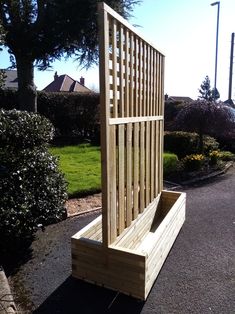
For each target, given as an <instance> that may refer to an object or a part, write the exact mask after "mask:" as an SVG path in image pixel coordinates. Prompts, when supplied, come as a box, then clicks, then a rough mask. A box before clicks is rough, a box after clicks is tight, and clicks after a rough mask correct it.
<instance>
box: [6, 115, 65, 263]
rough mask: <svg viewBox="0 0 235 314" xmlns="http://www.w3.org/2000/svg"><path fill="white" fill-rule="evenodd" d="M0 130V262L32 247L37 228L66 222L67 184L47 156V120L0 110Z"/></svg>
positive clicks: (50, 130)
mask: <svg viewBox="0 0 235 314" xmlns="http://www.w3.org/2000/svg"><path fill="white" fill-rule="evenodd" d="M0 126H1V127H0V195H1V198H0V239H1V241H0V260H1V257H2V256H4V254H6V252H8V251H9V250H11V251H12V250H14V249H15V248H17V247H19V245H22V243H26V242H27V241H30V239H31V238H32V236H33V234H34V232H35V231H36V230H37V228H38V227H39V226H41V227H43V226H45V225H48V224H50V223H53V222H56V221H58V220H60V219H62V218H63V217H64V216H65V213H66V212H65V208H64V203H65V200H66V198H67V193H66V189H67V184H66V183H65V180H64V176H63V175H62V173H61V172H60V171H59V170H58V166H57V159H56V158H55V157H53V156H52V155H51V154H50V153H49V151H48V147H47V146H48V141H49V140H50V139H52V136H53V126H52V124H51V123H50V122H49V121H48V120H47V119H46V118H44V117H42V116H40V115H38V114H33V113H28V112H25V111H17V110H11V111H6V110H0ZM0 264H1V261H0Z"/></svg>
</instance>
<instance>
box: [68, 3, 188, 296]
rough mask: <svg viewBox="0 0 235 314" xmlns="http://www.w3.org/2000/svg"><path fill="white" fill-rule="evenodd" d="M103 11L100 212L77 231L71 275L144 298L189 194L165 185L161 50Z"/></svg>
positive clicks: (101, 8) (102, 7) (100, 11)
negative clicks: (164, 186)
mask: <svg viewBox="0 0 235 314" xmlns="http://www.w3.org/2000/svg"><path fill="white" fill-rule="evenodd" d="M98 16H99V46H100V47H99V49H100V56H99V64H100V106H101V160H102V161H101V163H102V216H100V217H98V218H96V219H95V220H94V221H92V222H91V223H90V224H89V225H88V226H86V227H84V228H83V229H82V230H81V231H79V232H77V233H76V234H75V235H74V236H73V237H72V239H71V250H72V275H73V276H74V277H76V278H80V279H82V280H85V281H88V282H92V283H95V284H97V285H101V286H105V287H107V288H110V289H114V290H117V291H120V292H123V293H125V294H127V295H132V296H134V297H136V298H139V299H142V300H145V299H146V298H147V296H148V294H149V292H150V290H151V287H152V285H153V283H154V281H155V279H156V277H157V275H158V273H159V271H160V269H161V267H162V265H163V263H164V261H165V259H166V257H167V255H168V253H169V251H170V249H171V247H172V245H173V243H174V241H175V239H176V237H177V235H178V233H179V231H180V229H181V227H182V224H183V222H184V220H185V201H186V195H185V194H184V193H179V192H168V191H162V189H163V130H164V119H163V114H164V56H163V55H162V54H161V53H160V52H159V50H157V49H156V48H155V47H154V46H153V45H151V43H150V42H148V41H146V40H145V39H144V38H143V37H141V36H140V35H139V34H138V32H136V31H135V29H134V28H133V27H132V26H131V25H130V24H128V23H127V22H126V21H125V20H124V19H123V18H122V17H120V16H119V15H118V14H117V13H116V12H114V11H113V10H112V9H110V8H109V7H108V6H107V5H106V4H104V3H100V4H99V6H98ZM169 284H170V282H169Z"/></svg>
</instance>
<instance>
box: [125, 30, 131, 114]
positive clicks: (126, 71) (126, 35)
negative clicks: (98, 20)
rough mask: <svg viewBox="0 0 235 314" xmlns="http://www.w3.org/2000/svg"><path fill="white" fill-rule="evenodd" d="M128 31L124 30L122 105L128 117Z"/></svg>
mask: <svg viewBox="0 0 235 314" xmlns="http://www.w3.org/2000/svg"><path fill="white" fill-rule="evenodd" d="M129 48H130V46H129V31H128V29H126V31H125V58H124V67H125V97H124V101H125V104H124V107H125V117H129V112H130V111H129V75H130V68H129Z"/></svg>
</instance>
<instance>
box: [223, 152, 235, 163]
mask: <svg viewBox="0 0 235 314" xmlns="http://www.w3.org/2000/svg"><path fill="white" fill-rule="evenodd" d="M220 159H221V160H223V161H235V154H233V153H232V152H229V151H221V152H220Z"/></svg>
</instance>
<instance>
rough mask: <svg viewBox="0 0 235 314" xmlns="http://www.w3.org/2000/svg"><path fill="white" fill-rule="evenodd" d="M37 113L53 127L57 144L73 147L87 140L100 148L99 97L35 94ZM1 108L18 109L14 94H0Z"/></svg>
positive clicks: (90, 95)
mask: <svg viewBox="0 0 235 314" xmlns="http://www.w3.org/2000/svg"><path fill="white" fill-rule="evenodd" d="M37 105H38V112H39V113H40V114H42V115H44V116H45V117H46V118H48V119H49V120H50V121H51V122H52V123H53V125H54V127H55V139H54V140H55V142H56V143H57V144H60V143H61V144H64V145H66V144H67V145H68V144H73V143H78V142H81V141H84V140H85V139H88V140H89V141H92V142H94V143H96V144H98V145H99V143H100V139H99V134H100V130H99V94H97V93H69V92H67V93H66V92H63V93H62V92H60V93H46V92H38V93H37ZM0 108H3V109H6V110H10V109H18V108H19V104H18V95H17V92H16V91H12V90H4V91H0Z"/></svg>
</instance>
